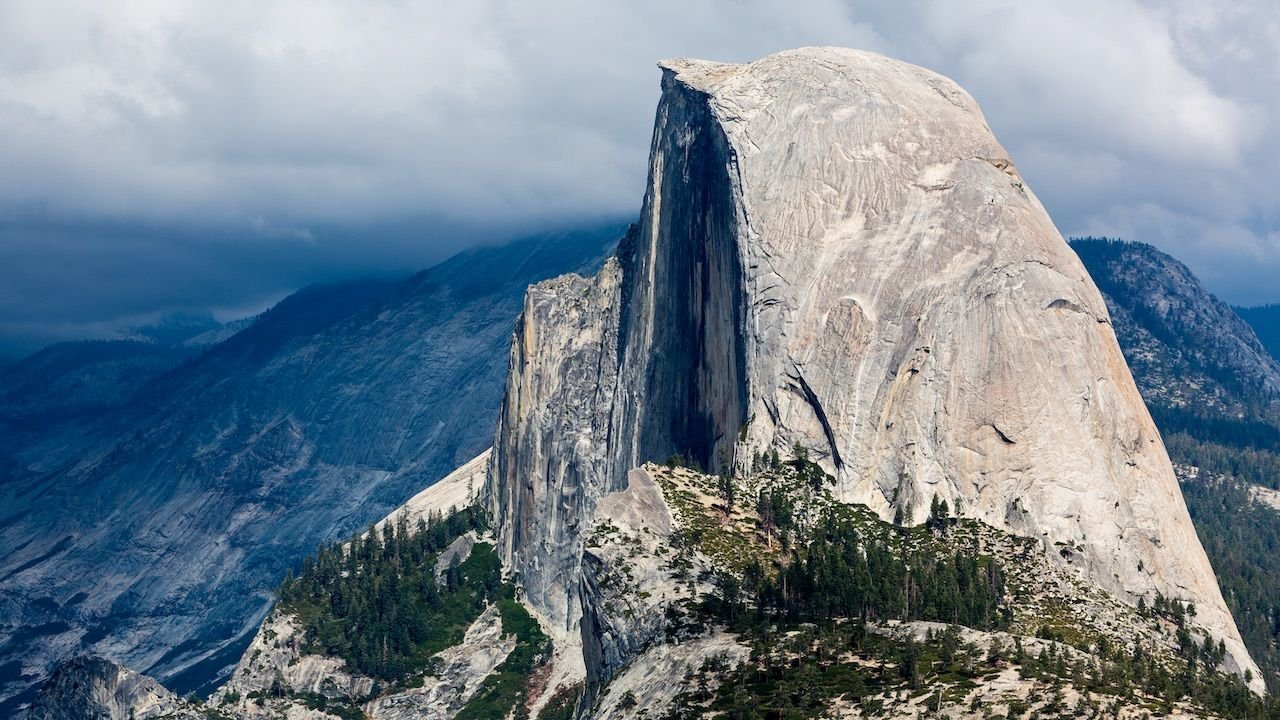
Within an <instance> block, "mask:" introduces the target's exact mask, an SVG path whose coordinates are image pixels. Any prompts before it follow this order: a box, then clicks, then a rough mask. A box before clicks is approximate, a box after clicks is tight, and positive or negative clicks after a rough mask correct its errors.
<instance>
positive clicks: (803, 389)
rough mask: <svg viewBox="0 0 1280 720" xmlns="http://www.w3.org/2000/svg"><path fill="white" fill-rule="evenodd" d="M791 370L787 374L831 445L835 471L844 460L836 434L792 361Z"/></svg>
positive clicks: (840, 468)
mask: <svg viewBox="0 0 1280 720" xmlns="http://www.w3.org/2000/svg"><path fill="white" fill-rule="evenodd" d="M791 368H792V372H790V373H788V376H789V377H790V378H791V379H792V380H795V381H796V383H797V387H798V388H799V389H800V395H801V397H803V398H804V399H805V402H807V403H809V407H811V408H813V414H814V417H816V418H818V423H819V424H820V425H822V433H823V434H824V435H826V437H827V445H829V446H830V447H831V461H832V462H834V463H835V466H836V472H839V471H840V470H842V469H844V460H842V459H841V458H840V449H839V448H838V447H836V435H835V433H834V432H833V431H832V430H831V422H830V421H829V420H827V411H826V410H825V409H823V407H822V402H821V401H820V400H818V395H817V393H815V392H814V391H813V388H812V387H810V386H809V383H808V381H806V380H805V379H804V373H802V372H800V368H799V366H797V365H796V364H795V363H794V362H793V363H791Z"/></svg>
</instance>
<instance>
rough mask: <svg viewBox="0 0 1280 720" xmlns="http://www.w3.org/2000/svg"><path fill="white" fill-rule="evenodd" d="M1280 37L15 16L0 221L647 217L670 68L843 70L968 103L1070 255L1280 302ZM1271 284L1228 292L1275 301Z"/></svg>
mask: <svg viewBox="0 0 1280 720" xmlns="http://www.w3.org/2000/svg"><path fill="white" fill-rule="evenodd" d="M1273 15H1274V13H1273V12H1272V8H1271V7H1270V3H1267V2H1264V1H1263V0H1245V1H1243V2H1231V3H1228V2H1220V1H1218V0H1173V1H1171V2H1163V1H1160V0H1142V1H1139V0H1077V1H1076V2H1072V3H1061V2H1055V1H1050V0H975V1H974V2H968V3H956V2H951V1H950V0H910V1H906V2H900V1H894V0H868V1H865V2H864V1H862V0H849V1H848V2H842V1H841V0H809V1H804V2H799V1H795V0H792V1H786V0H653V1H652V2H648V3H643V4H641V3H600V2H592V1H588V0H547V2H542V3H520V2H509V1H506V0H472V1H471V2H465V3H446V2H442V1H441V0H399V1H393V0H372V1H367V0H270V1H263V0H258V1H252V2H251V1H249V0H225V1H223V2H207V1H206V2H197V1H195V0H131V1H129V2H120V3H99V2H91V1H89V0H0V168H3V170H2V171H0V220H3V219H4V218H6V217H17V216H21V217H24V218H30V217H39V216H41V215H42V214H43V215H48V216H51V217H68V216H70V217H76V218H80V219H83V220H86V221H90V222H91V221H93V220H94V219H95V218H112V219H115V220H143V221H147V222H152V223H161V224H164V223H168V224H171V225H172V224H177V225H183V224H186V225H190V224H199V223H211V224H216V225H219V226H220V227H233V228H234V227H239V228H242V229H243V231H244V232H245V234H246V235H249V236H252V237H253V239H254V241H255V242H259V243H268V244H271V243H274V244H279V243H292V244H293V246H300V244H299V243H298V239H299V238H308V237H310V238H312V239H316V240H317V242H315V243H310V242H308V243H307V247H308V250H307V251H306V252H311V253H320V254H322V253H324V252H328V250H326V249H325V248H326V246H325V245H324V243H323V242H320V239H321V238H320V235H321V233H319V232H317V231H316V230H314V229H313V228H315V227H317V226H320V225H323V224H325V223H335V222H337V223H344V224H346V225H348V226H352V227H354V226H359V225H360V224H362V223H364V224H369V225H370V226H374V225H377V224H379V223H386V222H396V221H399V220H401V219H403V218H412V217H446V218H451V219H453V220H456V221H459V222H502V223H540V222H547V221H551V220H556V219H572V218H576V217H582V216H588V215H596V216H598V215H603V214H611V213H629V212H634V211H635V210H636V209H637V208H638V205H639V202H640V196H641V193H642V191H643V182H644V172H645V167H646V154H647V150H648V143H649V133H650V125H651V122H652V118H653V108H654V104H655V101H656V99H657V93H658V73H657V71H656V69H655V68H654V62H655V61H656V60H658V59H660V58H663V57H670V56H677V55H691V56H701V57H707V58H712V59H719V60H729V61H744V60H749V59H752V58H754V57H758V56H760V55H763V54H767V53H769V52H772V51H776V50H780V49H784V48H788V47H795V46H801V45H820V44H836V45H846V46H853V47H863V48H868V49H873V50H878V51H881V52H886V53H888V54H892V55H896V56H899V57H902V58H904V59H907V60H910V61H913V62H917V63H920V64H922V65H926V66H929V67H931V68H933V69H936V70H938V71H940V72H943V73H945V74H948V75H951V76H952V77H954V78H955V79H956V80H957V81H959V82H960V83H961V84H963V85H965V86H966V88H967V89H969V90H970V92H971V93H972V94H973V95H974V96H975V97H976V98H977V99H978V100H979V102H981V103H982V105H983V108H984V112H985V113H986V115H987V118H988V120H989V122H990V123H991V124H992V126H993V128H994V129H995V130H996V132H997V134H998V135H999V137H1000V139H1001V141H1002V142H1003V143H1004V144H1005V145H1006V146H1007V147H1008V148H1009V149H1010V150H1011V152H1012V154H1013V156H1014V159H1015V161H1017V162H1018V164H1019V167H1020V169H1021V171H1022V172H1023V174H1024V176H1026V177H1027V178H1028V180H1029V182H1030V183H1031V185H1032V186H1033V187H1034V188H1036V191H1037V193H1038V194H1039V195H1040V197H1041V198H1042V199H1043V200H1044V201H1045V204H1046V206H1047V207H1048V208H1049V210H1050V212H1051V213H1052V214H1053V215H1054V217H1055V219H1056V220H1057V221H1058V223H1059V225H1060V226H1061V227H1062V228H1063V230H1064V231H1066V232H1068V233H1087V232H1102V231H1106V230H1107V229H1108V228H1121V227H1124V228H1131V231H1130V232H1129V233H1126V234H1130V236H1131V237H1133V238H1134V239H1140V240H1147V241H1152V242H1156V243H1157V244H1160V245H1162V246H1164V247H1166V248H1168V249H1170V250H1171V251H1173V252H1174V253H1175V254H1179V255H1182V256H1185V257H1186V258H1187V259H1188V260H1189V261H1190V262H1191V263H1192V265H1193V267H1194V269H1196V270H1197V271H1199V272H1201V273H1202V274H1204V275H1206V276H1208V277H1213V278H1230V277H1231V276H1232V273H1233V272H1236V271H1239V273H1240V275H1241V276H1245V275H1248V276H1249V277H1256V276H1257V275H1258V273H1256V272H1254V268H1255V267H1257V266H1264V267H1267V268H1269V269H1270V273H1271V275H1272V276H1274V275H1275V274H1276V273H1277V272H1280V253H1277V252H1276V251H1277V250H1278V248H1277V247H1276V242H1275V240H1274V237H1275V233H1276V229H1277V227H1276V226H1277V224H1278V223H1280V220H1277V218H1280V206H1278V202H1277V200H1276V194H1275V193H1274V192H1272V188H1274V187H1277V186H1278V184H1280V170H1277V169H1276V168H1275V165H1276V164H1275V163H1274V162H1273V158H1274V157H1276V156H1277V150H1280V143H1277V142H1276V140H1275V139H1274V136H1275V134H1276V133H1275V130H1276V128H1275V118H1276V116H1277V113H1280V93H1276V92H1275V90H1276V88H1277V87H1280V83H1278V82H1277V81H1278V80H1280V24H1278V21H1277V20H1276V19H1275V18H1274V17H1273ZM1152 208H1156V209H1157V210H1159V211H1160V212H1163V213H1164V214H1163V215H1162V216H1161V217H1164V218H1165V220H1163V221H1160V222H1155V221H1152V220H1151V218H1152V217H1154V216H1153V214H1152ZM1157 214H1158V213H1157ZM1215 228H1216V229H1220V231H1214V229H1215ZM1228 228H1230V231H1229V233H1228V231H1227V230H1225V229H1228ZM1224 233H1227V234H1229V235H1230V237H1231V238H1237V235H1238V234H1239V233H1245V234H1246V235H1248V236H1249V237H1250V238H1252V239H1253V242H1252V244H1250V243H1247V242H1241V241H1239V240H1238V238H1237V239H1233V240H1231V241H1230V242H1228V241H1227V240H1224V239H1223V238H1224V237H1225V235H1224ZM10 242H16V241H14V240H10ZM102 242H114V240H111V239H104V240H103V241H102ZM172 242H173V243H181V242H184V241H183V240H179V239H175V240H173V241H172ZM368 242H369V243H370V245H371V246H372V245H375V244H376V243H377V242H379V241H378V240H377V238H370V239H369V240H368ZM385 242H387V243H390V242H403V239H402V236H398V238H397V239H396V240H394V241H392V240H387V241H385ZM144 245H145V246H146V247H152V244H151V243H147V244H144ZM0 250H3V251H4V252H5V253H9V254H12V253H14V252H17V250H15V249H14V248H13V247H9V248H7V249H6V248H0ZM122 250H123V248H122ZM28 251H29V252H30V253H34V254H38V253H39V251H40V249H39V247H36V246H35V244H33V246H32V247H30V248H28ZM273 252H285V251H279V250H273ZM297 252H302V251H301V250H298V251H297ZM334 252H337V251H334ZM338 254H339V255H341V253H338ZM70 255H74V253H71V254H70ZM390 255H393V256H395V257H397V258H400V259H401V260H402V261H404V262H416V261H419V260H425V259H427V258H428V257H429V253H427V252H426V251H423V252H420V253H418V254H416V255H415V254H414V253H412V252H408V251H397V252H394V253H390ZM415 258H416V260H415ZM86 262H88V261H87V260H86ZM1246 264H1247V265H1248V266H1249V267H1248V270H1249V272H1248V273H1246V272H1245V267H1244V266H1245V265H1246ZM330 265H332V263H330ZM406 269H407V268H406ZM3 272H5V271H3V270H0V273H3ZM82 275H83V272H81V276H82ZM286 275H287V276H288V281H289V282H295V281H298V280H299V279H305V278H300V277H298V276H296V275H294V274H286ZM282 277H283V276H282ZM0 280H10V278H4V277H2V276H0ZM12 280H13V282H15V283H16V282H19V279H16V278H14V279H12ZM49 282H55V283H56V282H57V281H56V280H49ZM66 282H70V281H69V280H68V281H66ZM281 282H285V280H284V279H282V280H281ZM1252 282H1254V283H1255V284H1253V285H1251V286H1249V287H1247V288H1245V287H1242V286H1239V284H1231V285H1230V286H1227V285H1224V286H1222V288H1221V291H1222V292H1223V294H1225V295H1227V296H1228V297H1231V295H1232V293H1234V292H1237V291H1238V294H1237V297H1240V298H1244V297H1246V296H1248V297H1249V298H1250V299H1273V300H1274V299H1280V295H1277V293H1278V292H1280V291H1277V290H1273V289H1270V287H1269V286H1268V287H1261V286H1259V285H1257V284H1256V283H1257V282H1259V281H1252ZM81 291H82V292H85V290H83V289H82V290H81ZM1268 292H1270V293H1271V295H1270V296H1268V294H1267V293H1268ZM234 301H235V300H234V298H226V297H222V298H219V299H218V302H224V303H225V302H234ZM108 304H109V303H108ZM97 305H102V303H97ZM0 310H2V308H0ZM0 319H3V318H0Z"/></svg>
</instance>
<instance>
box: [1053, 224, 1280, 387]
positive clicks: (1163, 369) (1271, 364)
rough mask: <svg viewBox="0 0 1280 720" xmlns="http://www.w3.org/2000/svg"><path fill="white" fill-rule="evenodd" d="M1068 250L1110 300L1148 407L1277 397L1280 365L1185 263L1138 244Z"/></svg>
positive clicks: (1081, 245)
mask: <svg viewBox="0 0 1280 720" xmlns="http://www.w3.org/2000/svg"><path fill="white" fill-rule="evenodd" d="M1071 247H1072V249H1074V250H1075V251H1076V253H1077V254H1078V255H1079V256H1080V259H1081V261H1083V262H1084V264H1085V266H1086V267H1088V268H1089V272H1090V274H1091V275H1092V276H1093V278H1094V279H1095V281H1096V282H1097V283H1098V288H1099V290H1101V291H1102V293H1103V295H1104V296H1105V297H1106V298H1107V301H1108V302H1107V308H1108V310H1109V311H1110V312H1111V314H1112V322H1113V324H1114V325H1115V328H1116V334H1117V335H1119V336H1121V337H1122V338H1123V339H1122V344H1123V345H1124V348H1125V357H1126V359H1127V360H1128V362H1129V365H1130V367H1131V368H1132V369H1133V373H1134V376H1135V378H1136V379H1137V381H1138V385H1139V387H1140V389H1141V390H1142V393H1143V396H1144V397H1145V398H1146V400H1147V402H1148V403H1149V404H1150V403H1155V404H1160V405H1169V406H1174V407H1182V406H1186V405H1187V404H1188V403H1191V402H1193V401H1194V402H1196V403H1199V404H1202V405H1205V404H1208V405H1225V406H1233V407H1234V409H1236V410H1239V409H1240V406H1242V405H1245V404H1250V403H1258V402H1266V401H1268V400H1269V399H1270V398H1273V397H1274V396H1276V394H1277V393H1280V361H1278V360H1277V359H1276V358H1275V357H1273V356H1272V355H1271V354H1270V353H1269V352H1268V351H1267V349H1266V348H1265V347H1264V346H1263V344H1262V342H1261V341H1260V340H1259V339H1258V337H1257V335H1255V334H1254V332H1253V330H1252V328H1250V326H1249V324H1248V323H1246V322H1245V321H1244V320H1243V319H1241V317H1240V316H1239V315H1237V314H1236V313H1235V312H1234V311H1233V310H1232V309H1231V307H1229V306H1228V305H1227V304H1226V303H1224V302H1222V301H1220V300H1218V299H1217V298H1216V297H1214V296H1213V295H1212V294H1211V293H1209V292H1208V291H1207V290H1205V289H1204V288H1203V287H1202V286H1201V285H1200V283H1199V281H1198V280H1197V279H1196V278H1195V276H1194V275H1192V273H1191V271H1190V270H1189V269H1187V267H1186V266H1185V265H1183V264H1182V263H1180V262H1178V261H1177V260H1175V259H1174V258H1172V257H1170V256H1169V255H1167V254H1165V253H1163V252H1161V251H1159V250H1157V249H1156V248H1154V247H1152V246H1151V245H1147V244H1144V243H1139V242H1130V241H1123V240H1111V239H1105V238H1081V239H1076V240H1073V241H1072V243H1071Z"/></svg>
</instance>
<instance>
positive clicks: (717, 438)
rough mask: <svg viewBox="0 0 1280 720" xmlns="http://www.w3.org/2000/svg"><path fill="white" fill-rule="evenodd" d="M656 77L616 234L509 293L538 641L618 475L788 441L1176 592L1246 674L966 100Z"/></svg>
mask: <svg viewBox="0 0 1280 720" xmlns="http://www.w3.org/2000/svg"><path fill="white" fill-rule="evenodd" d="M661 67H662V69H663V81H662V86H663V93H662V99H661V101H660V103H659V107H658V111H657V119H656V123H655V130H654V137H653V144H652V152H651V159H650V168H649V185H648V190H647V191H646V194H645V200H644V207H643V211H642V214H641V219H640V222H639V224H638V225H637V226H635V227H633V228H632V230H631V231H630V232H629V233H628V236H627V238H626V239H625V240H624V241H623V243H622V244H621V246H620V248H619V251H618V255H617V257H616V258H615V259H614V260H613V261H611V262H610V263H609V264H608V266H606V268H605V269H604V271H603V272H602V273H601V274H600V275H599V276H598V277H596V278H595V279H593V280H588V279H583V278H578V277H568V278H562V279H559V280H555V281H550V282H548V283H543V284H541V285H538V286H535V287H534V288H533V289H531V291H530V293H529V296H528V299H527V301H526V307H525V312H524V315H523V318H522V320H521V322H520V325H519V327H518V328H517V331H516V335H515V338H514V341H513V347H512V357H511V365H510V373H509V377H508V385H507V393H506V398H505V400H504V406H503V411H502V416H501V419H500V423H499V429H498V433H497V437H496V442H495V450H494V453H495V455H494V458H495V460H494V463H493V465H492V467H491V470H490V474H489V477H488V482H487V488H486V497H487V502H488V504H489V509H490V511H491V512H492V514H493V516H494V517H495V518H496V521H497V532H498V535H499V538H500V541H501V543H502V544H503V553H504V559H505V560H506V562H507V563H508V566H509V567H511V568H513V570H514V572H515V573H516V574H517V576H518V578H519V582H520V584H521V586H522V587H523V588H524V590H525V592H526V598H527V600H528V602H529V604H530V605H531V606H532V607H533V608H534V609H535V610H536V611H538V612H540V613H542V615H543V616H544V619H546V620H547V621H548V622H549V623H550V624H551V625H553V626H554V627H555V628H556V629H557V632H559V633H561V635H562V639H565V640H568V641H571V640H572V638H573V637H574V636H575V634H576V633H577V632H578V629H579V621H580V619H581V618H582V616H583V613H584V612H585V613H586V614H587V615H588V616H590V614H591V613H592V612H593V611H592V608H591V607H589V606H587V607H584V606H583V602H582V595H581V583H582V573H581V568H582V538H581V534H580V532H579V531H580V529H581V528H584V527H586V526H587V525H588V524H589V523H590V522H591V520H592V518H593V515H594V512H595V507H596V503H597V501H598V499H599V498H600V497H601V496H602V495H603V494H605V493H607V492H609V491H611V490H618V489H621V488H624V487H625V486H626V472H627V470H628V469H630V468H632V467H635V466H637V465H639V464H640V463H642V462H645V461H650V460H663V459H665V458H666V457H668V456H669V455H672V454H676V453H679V454H681V455H683V456H685V457H687V458H689V459H691V460H692V461H693V462H694V463H696V464H698V465H700V466H702V467H704V468H707V469H711V470H720V469H725V468H728V467H729V466H731V465H732V466H736V467H739V468H745V467H747V466H749V465H750V464H751V462H752V459H753V457H755V456H756V454H757V453H760V452H763V451H766V450H770V449H775V450H778V451H781V452H782V453H784V454H785V453H787V452H789V450H790V448H791V447H793V445H794V444H796V443H799V444H800V445H802V446H805V447H807V448H810V449H811V450H812V452H813V453H814V455H815V456H816V457H817V458H819V459H820V461H821V463H822V464H823V466H824V468H825V469H827V470H828V471H829V472H830V473H831V474H833V475H834V476H835V477H836V478H837V494H838V496H839V497H840V498H841V499H842V500H843V501H845V502H857V503H863V504H866V505H867V506H869V507H870V508H872V509H873V510H875V511H876V512H877V513H878V514H879V515H880V516H881V517H883V518H884V519H894V520H896V521H898V522H902V523H918V522H921V521H923V520H924V518H925V517H926V516H927V514H928V512H929V507H930V503H931V502H932V500H933V499H934V498H940V499H945V500H947V501H948V503H949V504H950V506H951V507H954V508H957V509H958V510H959V511H960V513H961V514H963V515H965V516H970V517H974V518H977V519H979V520H982V521H984V522H986V523H988V524H990V525H993V526H995V527H997V528H1002V529H1006V530H1009V531H1012V532H1015V533H1018V534H1021V535H1026V536H1031V537H1035V538H1039V539H1041V540H1042V541H1043V544H1044V548H1045V549H1046V551H1048V550H1050V549H1051V548H1055V544H1056V545H1058V546H1069V547H1071V548H1073V550H1072V551H1071V552H1064V553H1059V552H1056V551H1055V552H1052V553H1050V554H1051V555H1052V557H1053V558H1054V559H1055V562H1061V563H1070V564H1074V565H1076V566H1078V567H1080V568H1082V569H1083V570H1084V571H1085V572H1086V573H1087V574H1088V576H1090V577H1091V578H1092V579H1093V580H1094V581H1095V582H1096V583H1097V584H1098V585H1099V586H1101V587H1102V588H1104V589H1106V590H1107V591H1109V592H1111V593H1113V594H1114V595H1116V596H1117V597H1120V598H1122V599H1124V600H1126V601H1128V602H1134V603H1136V602H1137V601H1138V600H1139V598H1144V597H1145V598H1147V599H1148V600H1150V599H1151V598H1152V597H1154V596H1155V594H1156V593H1161V594H1163V595H1165V596H1168V597H1172V598H1178V599H1181V600H1186V601H1191V602H1194V603H1195V604H1196V606H1197V608H1198V610H1199V615H1198V620H1199V621H1200V622H1201V623H1202V624H1203V625H1204V626H1205V627H1206V628H1208V629H1209V630H1210V631H1211V632H1212V633H1213V634H1214V635H1216V636H1218V637H1219V638H1221V639H1222V640H1223V641H1224V642H1225V644H1226V647H1227V649H1228V655H1229V663H1234V665H1232V667H1234V668H1236V669H1237V670H1239V671H1242V672H1243V670H1245V669H1253V668H1254V666H1253V663H1252V661H1251V660H1250V658H1249V656H1248V653H1247V652H1246V651H1245V649H1244V647H1243V645H1242V644H1241V642H1240V640H1239V635H1238V633H1237V632H1236V628H1235V624H1234V622H1233V620H1232V618H1231V616H1230V613H1229V612H1228V611H1227V609H1226V606H1225V604H1224V602H1223V599H1222V596H1221V593H1220V592H1219V590H1218V587H1217V583H1216V579H1215V578H1214V575H1213V572H1212V570H1211V568H1210V566H1209V564H1208V561H1207V560H1206V558H1205V555H1204V552H1203V550H1202V549H1201V547H1200V544H1199V541H1198V540H1197V538H1196V535H1195V531H1194V529H1193V528H1192V525H1191V521H1190V518H1189V517H1188V515H1187V511H1186V508H1185V506H1184V504H1183V501H1182V497H1181V494H1180V491H1179V489H1178V485H1177V482H1176V480H1175V477H1174V474H1173V470H1172V467H1171V465H1170V463H1169V459H1168V457H1167V455H1166V452H1165V449H1164V446H1163V444H1162V442H1161V439H1160V436H1159V433H1158V432H1157V430H1156V428H1155V426H1154V424H1153V423H1152V420H1151V417H1150V415H1149V414H1148V412H1147V409H1146V407H1145V406H1144V404H1143V402H1142V398H1141V397H1140V396H1139V394H1138V392H1137V389H1136V388H1135V386H1134V382H1133V379H1132V377H1131V375H1130V373H1129V370H1128V368H1127V366H1126V365H1125V362H1124V358H1123V357H1122V356H1121V354H1120V349H1119V347H1118V346H1117V343H1116V339H1115V335H1114V333H1113V331H1112V328H1111V325H1110V320H1109V317H1108V315H1107V310H1106V307H1105V305H1104V304H1103V301H1102V298H1101V296H1100V295H1099V293H1098V290H1097V288H1096V287H1094V285H1093V283H1092V282H1091V281H1090V279H1089V277H1088V275H1087V273H1086V272H1085V270H1084V268H1083V266H1082V265H1081V264H1080V262H1079V260H1078V259H1077V258H1076V256H1075V255H1074V254H1073V253H1072V251H1071V250H1070V248H1069V247H1068V246H1067V244H1066V242H1065V241H1064V240H1063V238H1062V237H1061V235H1060V234H1059V233H1058V231H1057V230H1056V229H1055V227H1054V226H1053V223H1052V221H1051V220H1050V219H1049V217H1048V215H1047V214H1046V212H1045V211H1044V208H1043V207H1042V206H1041V205H1040V203H1039V201H1037V200H1036V198H1035V196H1034V195H1033V194H1032V193H1031V191H1030V190H1029V189H1028V188H1027V187H1026V186H1025V184H1024V183H1023V181H1022V180H1021V178H1020V177H1019V175H1018V172H1017V170H1016V168H1015V167H1014V165H1013V164H1012V162H1011V161H1010V159H1009V157H1008V154H1007V153H1006V152H1005V151H1004V149H1003V148H1001V147H1000V145H999V143H997V142H996V140H995V139H994V137H993V136H992V134H991V131H990V129H989V128H988V127H987V125H986V123H985V121H984V119H983V117H982V114H981V112H980V111H979V109H978V107H977V105H976V104H975V103H974V101H973V99H972V98H970V97H969V96H968V95H967V94H966V93H965V92H964V91H963V90H962V89H960V88H959V87H958V86H956V85H955V84H954V83H952V82H951V81H950V80H947V79H946V78H943V77H941V76H939V75H936V74H934V73H931V72H928V71H926V70H923V69H921V68H918V67H914V66H911V65H907V64H905V63H901V62H897V61H893V60H889V59H887V58H884V57H881V56H878V55H874V54H870V53H863V52H855V51H849V50H838V49H829V48H819V49H804V50H797V51H790V52H785V53H779V54H777V55H771V56H769V57H766V58H763V59H761V60H758V61H756V62H753V63H750V64H746V65H724V64H718V63H708V62H702V61H694V60H673V61H668V62H665V63H662V65H661ZM585 670H586V672H587V673H588V674H590V673H592V672H600V669H599V668H592V667H587V668H585ZM1254 675H1255V676H1256V675H1257V673H1256V672H1255V673H1254ZM1255 683H1256V681H1255Z"/></svg>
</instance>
